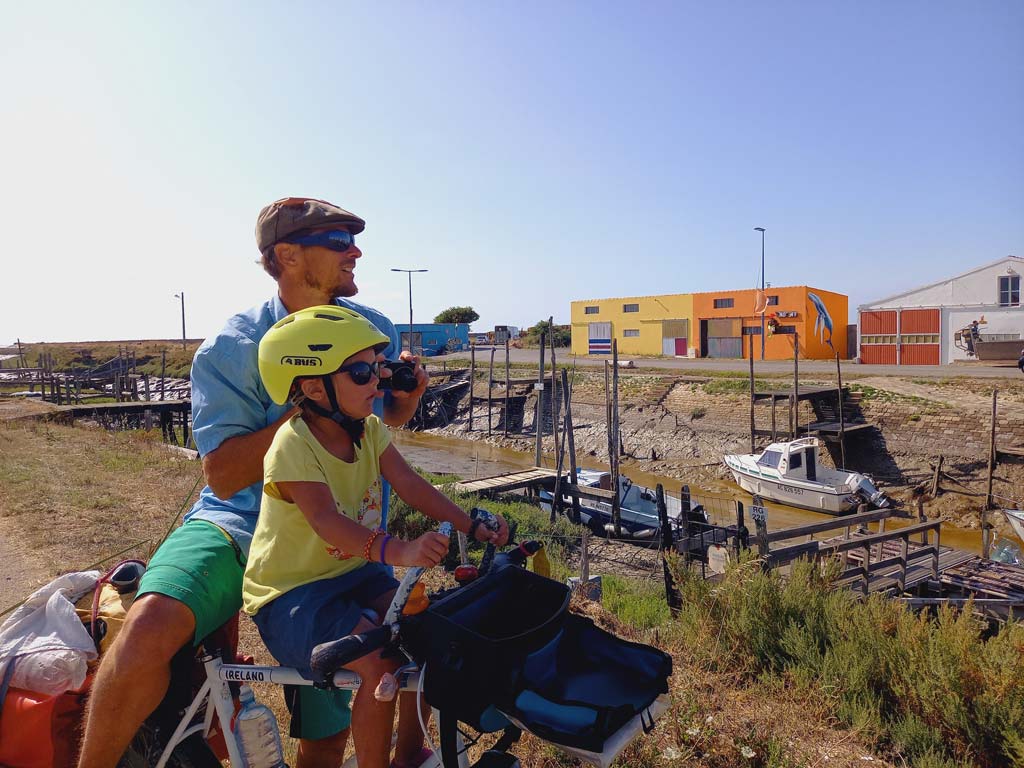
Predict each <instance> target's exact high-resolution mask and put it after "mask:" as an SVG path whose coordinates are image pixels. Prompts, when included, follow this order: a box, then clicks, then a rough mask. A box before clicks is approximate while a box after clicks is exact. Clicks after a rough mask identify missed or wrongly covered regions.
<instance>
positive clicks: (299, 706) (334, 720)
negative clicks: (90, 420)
mask: <svg viewBox="0 0 1024 768" xmlns="http://www.w3.org/2000/svg"><path fill="white" fill-rule="evenodd" d="M244 572H245V559H244V555H243V554H242V551H241V549H239V548H238V545H237V544H235V542H234V540H233V539H231V538H230V537H229V536H228V535H227V534H226V533H225V532H224V530H223V529H221V528H220V527H219V526H217V525H214V524H213V523H210V522H207V521H206V520H190V521H188V522H187V523H185V524H184V525H182V526H181V527H180V528H178V529H177V530H176V531H174V532H173V533H172V534H171V535H170V536H168V537H167V539H166V540H165V541H164V543H163V544H161V545H160V547H159V548H158V549H157V551H156V552H155V553H153V557H152V558H150V560H149V567H148V568H146V572H145V573H144V574H143V576H142V580H141V582H140V583H139V591H138V593H137V595H136V598H138V597H141V596H142V595H144V594H147V593H151V592H152V593H156V594H160V595H165V596H167V597H171V598H174V599H175V600H177V601H179V602H182V603H184V604H185V605H187V606H188V608H189V610H191V611H192V615H193V616H194V617H195V620H196V632H195V636H194V638H193V644H194V645H199V643H201V642H202V640H203V638H204V637H206V636H207V635H209V634H210V633H211V632H213V631H214V630H215V629H217V628H218V627H219V626H221V625H222V624H224V623H226V622H227V621H229V620H230V619H231V617H232V616H234V615H235V614H236V613H238V611H239V609H241V607H242V574H243V573H244ZM292 687H293V686H285V688H286V690H285V700H286V701H287V702H288V708H289V709H290V710H291V711H292V728H291V735H292V736H293V737H295V738H303V739H323V738H327V737H328V736H333V735H334V734H336V733H339V732H340V731H342V730H344V729H345V728H348V727H349V724H350V722H351V719H352V713H351V709H350V706H351V701H352V694H351V692H350V691H337V690H335V691H322V690H319V689H317V688H313V687H312V686H294V687H295V688H296V689H298V690H297V691H291V690H289V689H291V688H292Z"/></svg>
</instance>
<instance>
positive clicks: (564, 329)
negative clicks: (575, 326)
mask: <svg viewBox="0 0 1024 768" xmlns="http://www.w3.org/2000/svg"><path fill="white" fill-rule="evenodd" d="M542 333H545V334H547V340H546V341H545V344H551V342H552V339H553V340H554V343H555V346H556V347H568V346H569V345H570V344H572V328H571V326H568V325H555V326H552V325H551V324H550V323H548V321H547V320H541V321H540V322H539V323H537V324H536V325H535V326H533V327H532V328H528V329H527V330H526V333H525V334H524V336H525V339H526V343H525V346H528V347H536V346H539V345H540V335H541V334H542Z"/></svg>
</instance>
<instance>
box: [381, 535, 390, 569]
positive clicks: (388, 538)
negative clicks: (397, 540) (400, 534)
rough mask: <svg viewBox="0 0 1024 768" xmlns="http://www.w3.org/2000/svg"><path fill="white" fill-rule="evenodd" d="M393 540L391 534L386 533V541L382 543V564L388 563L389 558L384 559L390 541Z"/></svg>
mask: <svg viewBox="0 0 1024 768" xmlns="http://www.w3.org/2000/svg"><path fill="white" fill-rule="evenodd" d="M389 541H391V534H390V533H387V534H384V541H382V542H381V544H380V562H381V565H387V564H388V562H387V560H385V559H384V553H385V552H387V550H388V542H389Z"/></svg>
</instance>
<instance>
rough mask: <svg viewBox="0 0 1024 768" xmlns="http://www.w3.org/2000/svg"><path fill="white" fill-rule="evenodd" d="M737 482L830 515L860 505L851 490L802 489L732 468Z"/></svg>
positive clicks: (755, 492) (747, 488) (754, 492)
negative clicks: (840, 491)
mask: <svg viewBox="0 0 1024 768" xmlns="http://www.w3.org/2000/svg"><path fill="white" fill-rule="evenodd" d="M729 471H730V472H732V476H733V478H734V479H735V480H736V484H737V485H738V486H739V487H740V488H742V489H743V490H745V491H747V492H748V493H750V494H751V495H757V496H760V497H761V498H763V499H771V500H772V501H777V502H779V503H781V504H786V505H787V506H790V507H800V508H801V509H809V510H812V511H814V512H824V513H825V514H828V515H843V514H846V513H847V512H851V511H852V510H854V509H855V508H856V507H857V502H858V499H857V497H856V496H854V495H853V494H851V493H846V492H844V493H838V492H831V493H830V492H829V491H828V489H810V488H801V487H799V486H798V485H796V484H793V483H787V482H783V481H778V480H773V479H771V478H766V477H751V476H750V475H747V474H744V473H743V472H740V471H739V470H737V469H735V468H734V467H729Z"/></svg>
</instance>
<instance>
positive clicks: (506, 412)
mask: <svg viewBox="0 0 1024 768" xmlns="http://www.w3.org/2000/svg"><path fill="white" fill-rule="evenodd" d="M508 370H509V352H508V339H507V338H506V339H505V423H504V430H503V431H502V434H503V435H505V437H508V402H509V401H508V398H509V390H510V382H509V375H508Z"/></svg>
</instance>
